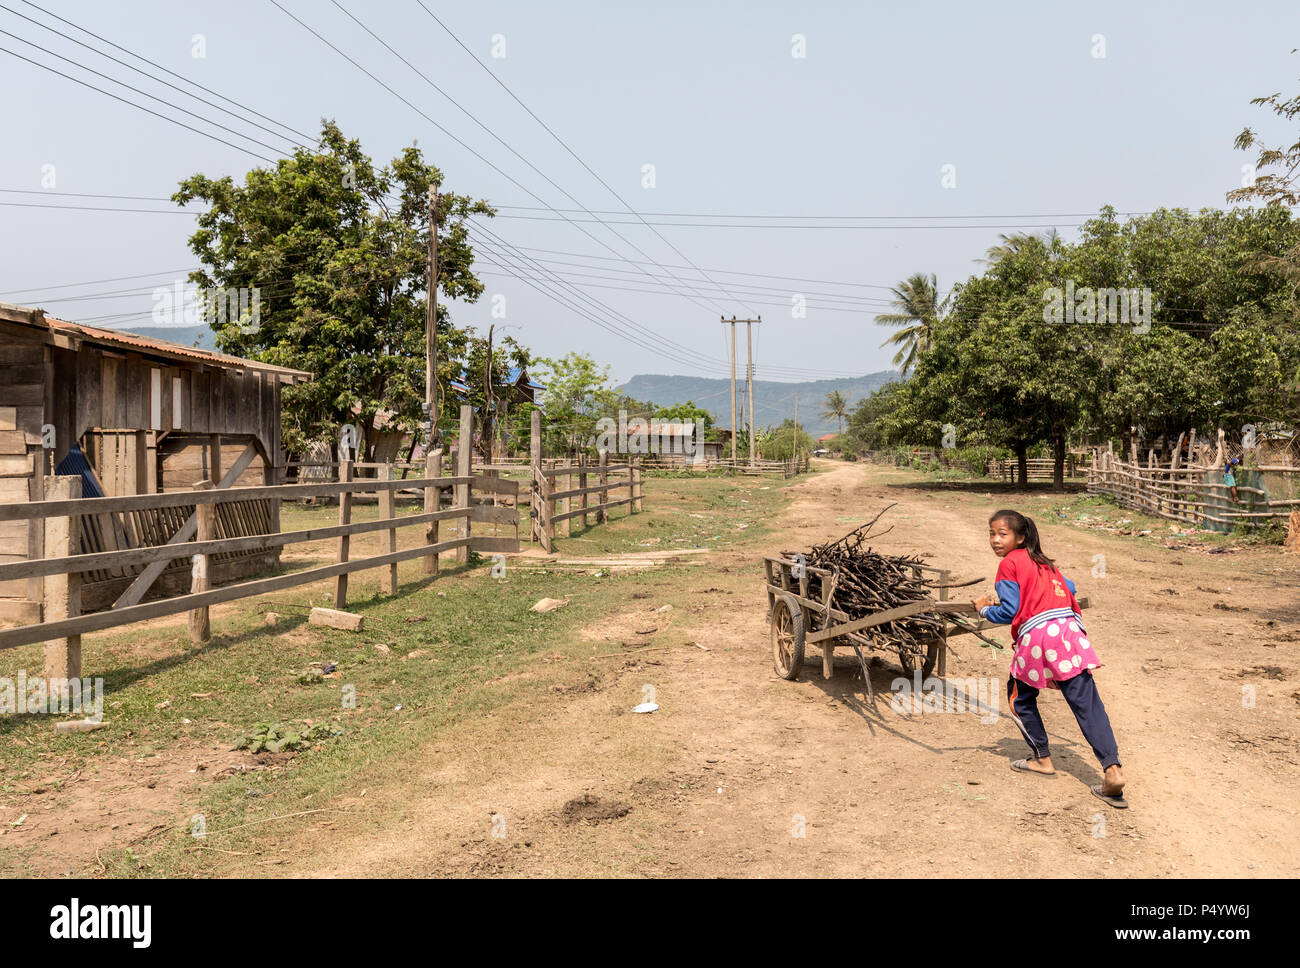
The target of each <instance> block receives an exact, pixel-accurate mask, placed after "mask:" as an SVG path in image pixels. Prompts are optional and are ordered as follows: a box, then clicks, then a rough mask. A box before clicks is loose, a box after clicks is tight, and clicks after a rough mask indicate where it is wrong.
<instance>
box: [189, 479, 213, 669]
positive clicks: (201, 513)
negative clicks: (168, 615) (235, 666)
mask: <svg viewBox="0 0 1300 968" xmlns="http://www.w3.org/2000/svg"><path fill="white" fill-rule="evenodd" d="M193 489H194V490H196V491H210V490H212V482H211V481H197V482H196V483H195V484H194V485H193ZM194 519H195V522H196V524H197V527H196V529H195V532H194V540H195V541H212V540H214V539H215V538H216V537H217V506H216V505H215V504H196V505H195V506H194ZM193 562H194V567H193V569H192V570H191V572H190V591H191V592H206V591H207V590H208V589H209V588H211V587H212V576H211V574H210V573H209V569H210V568H211V567H212V556H211V555H195V556H194V558H193ZM189 624H190V641H191V642H193V643H194V644H195V645H200V644H202V643H204V642H206V641H208V640H209V639H210V638H212V622H211V619H210V618H209V615H208V606H206V605H203V606H201V607H200V608H196V609H194V610H193V611H191V612H190V623H189Z"/></svg>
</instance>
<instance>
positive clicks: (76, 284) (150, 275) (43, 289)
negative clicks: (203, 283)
mask: <svg viewBox="0 0 1300 968" xmlns="http://www.w3.org/2000/svg"><path fill="white" fill-rule="evenodd" d="M196 269H197V266H196V267H193V268H190V269H170V270H167V271H166V272H142V273H140V274H139V275H135V276H115V277H113V278H112V279H89V280H87V281H86V282H65V283H63V284H61V285H58V286H34V287H32V288H31V289H11V290H10V291H9V292H0V296H18V295H22V294H23V293H27V292H54V291H55V290H57V289H76V288H79V287H81V286H97V285H100V284H102V283H105V282H129V281H130V280H132V279H153V278H156V277H157V276H168V275H176V274H177V273H181V272H194V271H195V270H196Z"/></svg>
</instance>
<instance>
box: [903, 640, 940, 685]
mask: <svg viewBox="0 0 1300 968" xmlns="http://www.w3.org/2000/svg"><path fill="white" fill-rule="evenodd" d="M942 647H943V644H942V643H940V642H931V643H930V644H929V647H928V648H927V649H926V652H925V661H924V662H922V663H921V678H922V679H929V678H930V675H931V674H932V673H933V672H934V667H935V665H937V664H938V662H939V649H941V648H942ZM898 664H899V666H900V667H901V668H902V670H903V672H904V673H905V674H906V675H909V676H910V675H911V674H912V673H913V672H915V671H916V656H915V655H913V654H912V653H911V652H900V653H898Z"/></svg>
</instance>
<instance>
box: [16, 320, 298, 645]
mask: <svg viewBox="0 0 1300 968" xmlns="http://www.w3.org/2000/svg"><path fill="white" fill-rule="evenodd" d="M310 378H311V375H310V374H308V373H304V372H302V371H298V370H290V369H285V368H283V367H277V366H270V365H268V364H265V363H258V362H255V361H252V360H245V359H240V358H238V357H234V356H226V355H224V354H221V353H215V352H212V351H209V350H201V349H195V348H193V347H188V346H181V345H179V344H176V343H169V342H166V341H164V340H157V339H145V338H142V337H139V336H133V335H131V334H129V333H121V332H117V331H114V330H107V329H99V328H96V327H93V326H80V325H76V324H74V323H70V322H66V321H64V320H61V319H55V318H53V317H51V316H46V315H45V314H44V312H43V311H41V310H40V309H30V308H25V307H21V306H12V305H9V304H7V303H0V503H10V502H17V501H21V502H26V501H39V500H41V499H42V498H43V495H44V478H45V477H46V476H49V475H51V474H61V475H80V476H81V478H82V495H83V496H85V497H94V496H99V495H105V496H114V497H116V496H124V495H129V494H151V493H158V492H161V491H181V490H189V489H190V488H191V487H192V486H193V485H194V484H195V483H196V482H198V481H204V480H206V481H211V482H212V483H213V485H214V486H216V487H254V486H261V485H264V484H274V483H279V482H280V480H281V479H282V477H283V468H284V461H285V458H284V454H283V453H282V451H281V447H280V391H281V387H282V386H283V385H284V384H286V383H297V382H301V381H304V380H308V379H310ZM192 512H193V509H192V508H157V509H152V510H141V511H132V512H127V513H117V514H100V515H93V516H84V517H83V518H82V519H81V525H82V527H81V535H82V536H81V545H82V551H83V552H92V551H111V550H115V549H121V548H133V547H141V546H150V545H160V544H166V543H167V542H168V541H169V540H171V539H173V538H174V537H175V536H176V535H177V534H178V533H181V532H183V531H185V530H186V529H187V527H188V528H190V529H192V528H193V520H194V519H193V516H192ZM217 528H218V536H219V537H223V538H224V537H237V536H246V535H256V534H265V533H268V532H274V531H277V530H278V529H279V506H278V502H277V501H270V500H254V501H241V502H235V503H232V504H229V505H222V507H221V510H220V514H219V516H218V523H217ZM182 540H184V539H183V538H182ZM43 555H44V551H43V533H42V530H41V528H40V526H39V522H29V521H12V522H6V523H0V562H13V561H22V560H32V559H38V558H41V557H43ZM278 558H279V550H278V548H277V549H267V548H261V549H253V550H249V551H240V552H231V553H229V554H225V555H219V556H214V560H213V572H214V574H213V577H214V579H215V580H217V581H221V580H229V579H232V578H237V577H241V576H244V575H248V574H251V573H254V572H257V571H262V570H265V569H266V568H269V567H271V566H273V565H274V564H275V563H276V562H277V561H278ZM40 582H41V579H39V578H31V579H25V580H24V579H17V580H11V581H7V582H0V625H4V624H14V623H19V624H22V623H29V622H34V621H40V620H41V619H40V614H39V612H40V605H39V603H40V601H41V594H40V589H41V585H40ZM188 582H189V563H188V562H187V561H186V560H184V559H180V560H177V561H173V562H172V563H171V564H170V565H169V566H167V567H165V568H164V567H158V566H157V565H150V566H147V567H146V566H135V567H125V568H119V569H115V570H114V571H113V572H111V573H110V572H90V573H87V574H86V575H85V576H84V577H83V586H82V607H83V609H84V610H86V611H92V610H96V609H102V608H106V607H109V606H111V605H113V604H115V603H120V604H131V603H133V602H136V601H139V600H140V599H141V598H142V597H144V595H145V594H146V593H147V592H150V591H153V592H155V593H160V592H163V591H168V592H171V593H174V592H175V591H177V589H178V588H179V589H180V590H185V589H186V588H187V587H188Z"/></svg>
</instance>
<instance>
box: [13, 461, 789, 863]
mask: <svg viewBox="0 0 1300 968" xmlns="http://www.w3.org/2000/svg"><path fill="white" fill-rule="evenodd" d="M798 480H799V479H797V478H796V479H791V480H789V481H783V480H781V479H779V478H776V479H771V478H758V477H754V478H732V479H725V478H706V477H689V478H679V479H678V478H665V479H653V480H648V481H647V484H646V488H645V510H644V511H643V512H642V513H640V514H636V515H629V514H628V513H627V512H626V510H624V509H619V510H617V511H615V512H614V516H613V517H612V518H611V520H610V521H609V522H608V523H607V524H605V525H602V526H599V527H594V526H593V527H592V528H588V529H581V528H579V527H577V526H576V522H575V528H574V533H573V535H572V536H571V537H557V540H556V550H557V551H559V552H560V553H561V554H572V555H600V554H613V553H618V552H624V551H647V550H664V549H673V548H687V547H710V548H725V547H727V546H730V545H736V544H740V543H746V542H752V541H756V540H762V538H763V537H764V536H766V535H769V534H770V527H769V526H768V525H767V524H765V523H764V522H765V520H770V519H771V518H772V517H773V516H774V515H775V514H776V513H777V512H778V511H779V510H780V508H781V506H782V505H783V504H784V502H785V500H786V498H787V495H788V488H789V486H790V485H791V484H794V483H797V481H798ZM406 507H409V509H410V510H411V511H414V510H415V508H416V503H415V502H408V503H407V505H406ZM399 513H401V511H400V510H399ZM377 514H378V509H377V508H376V507H375V506H373V505H369V506H367V505H364V504H362V505H358V506H356V507H355V508H354V512H353V520H368V519H373V518H375V517H376V516H377ZM337 517H338V509H337V507H316V508H309V507H285V508H284V509H283V513H282V516H281V519H282V526H283V527H284V529H285V530H297V529H302V528H306V527H311V526H313V525H315V526H319V525H325V524H330V523H334V522H336V521H337ZM416 530H418V529H409V530H408V532H406V533H405V534H404V535H403V539H402V546H412V545H413V544H414V543H415V542H416V540H417V539H418V536H417V535H416V534H415V533H414V532H415V531H416ZM522 533H523V534H524V535H525V537H526V535H527V531H526V518H525V529H524V531H523V532H522ZM366 537H367V538H369V539H371V540H372V541H376V542H377V540H378V539H377V538H375V537H374V536H366ZM335 548H336V543H335V542H332V541H331V542H323V543H321V544H318V545H311V546H298V551H297V553H296V557H295V558H294V559H293V560H292V562H291V566H292V567H304V566H306V565H308V564H310V563H312V562H314V561H326V560H332V559H333V555H334V550H335ZM373 550H375V549H373V548H371V549H369V550H363V548H362V547H361V546H360V543H359V541H358V540H356V539H354V543H353V555H354V557H360V556H362V554H365V553H373ZM450 559H451V556H445V557H444V564H443V574H442V575H441V576H439V577H437V578H432V577H429V576H426V575H425V574H424V573H423V570H422V565H421V562H420V561H418V560H417V561H412V562H407V563H405V564H403V565H402V566H401V567H400V569H399V579H400V584H399V592H398V594H397V595H394V596H384V595H382V594H380V591H379V573H378V572H359V573H354V574H353V575H352V577H351V584H350V589H349V597H348V602H347V608H348V610H350V611H354V612H358V613H361V614H363V615H364V616H365V617H366V624H365V628H364V630H363V631H362V632H360V633H350V632H342V631H337V630H333V629H327V628H322V627H318V626H312V625H308V624H307V622H306V616H307V612H308V610H309V609H310V607H311V606H312V605H314V604H317V605H318V604H330V603H331V602H332V588H333V583H332V581H327V582H318V583H315V584H313V585H309V586H304V587H302V588H299V589H293V590H290V591H286V592H280V593H276V594H274V595H270V596H265V597H263V598H259V599H246V600H241V601H239V602H236V603H233V604H232V605H230V606H222V607H218V608H214V609H213V611H212V631H213V636H212V640H211V641H210V642H209V643H207V644H205V645H203V646H202V647H196V646H193V645H191V644H190V642H189V640H188V636H187V631H186V626H185V624H184V622H183V618H182V620H181V622H180V623H179V624H176V623H175V622H174V621H173V624H170V625H165V626H164V625H155V626H139V625H137V626H132V627H129V628H127V629H123V630H114V631H112V632H111V633H98V634H95V635H89V636H86V637H85V639H84V642H83V649H84V673H83V674H84V675H87V676H91V677H95V676H102V677H103V679H104V687H105V709H104V718H105V719H106V720H107V721H108V723H109V725H108V726H107V727H106V728H104V729H101V730H99V731H96V732H93V733H81V734H71V735H67V736H56V735H55V734H54V732H53V729H52V725H53V723H52V721H53V720H54V719H55V718H56V717H50V716H43V715H20V716H7V717H3V718H0V733H3V737H2V742H3V747H2V748H0V770H2V779H0V805H4V806H7V807H12V806H14V805H15V804H16V803H18V802H20V800H19V798H21V797H24V796H30V795H31V793H32V791H33V790H34V789H37V788H40V787H46V788H48V789H51V790H53V791H54V792H55V793H57V790H58V788H57V785H56V784H57V782H58V780H59V778H61V777H68V776H70V775H72V774H73V773H74V772H76V771H82V772H83V773H84V774H85V775H86V776H88V777H90V776H94V777H110V776H114V775H115V774H114V771H115V770H117V769H119V768H118V767H117V766H116V765H115V764H116V761H118V760H119V759H120V758H121V757H122V756H123V755H124V754H129V756H130V757H132V758H134V759H140V758H146V759H147V758H148V757H150V756H151V755H152V754H155V753H159V752H163V751H169V752H170V751H175V750H177V749H185V750H191V751H193V753H194V759H195V760H196V761H200V760H202V759H204V757H205V756H208V757H210V756H211V755H213V754H214V753H217V752H221V751H227V750H231V749H233V748H234V747H235V746H236V745H237V744H238V743H239V741H240V739H241V737H242V736H243V735H244V734H245V733H246V732H248V731H250V730H252V729H253V728H254V725H255V724H257V723H275V724H278V725H281V726H283V727H285V728H286V729H288V730H292V731H295V732H301V731H302V730H304V729H306V728H309V727H310V726H313V725H319V724H325V725H328V726H332V727H337V728H338V729H340V730H341V733H339V734H338V735H333V736H330V737H328V738H325V739H322V740H320V741H318V742H316V743H315V744H314V745H313V746H312V748H310V749H309V750H306V751H304V752H301V753H299V754H297V755H296V756H294V757H293V759H292V765H291V767H290V768H286V769H278V770H264V771H260V772H257V773H249V774H245V775H236V776H233V777H230V778H228V779H221V780H216V781H209V782H208V783H207V784H206V785H205V786H204V788H203V793H202V795H201V800H200V802H199V803H198V804H197V807H196V810H197V812H198V813H200V814H202V815H203V817H204V818H205V823H206V826H207V830H208V838H207V839H206V840H204V841H201V842H200V841H196V840H194V839H193V838H192V837H190V836H189V835H188V824H187V823H182V824H180V825H179V826H177V827H176V828H174V829H168V830H165V831H162V832H161V833H159V834H158V835H157V836H156V837H154V838H152V839H151V840H149V841H148V842H146V843H144V844H141V845H138V846H136V847H134V848H132V849H113V850H105V851H102V852H101V855H100V857H99V864H101V865H102V866H103V868H104V871H105V872H106V873H107V874H108V875H109V876H187V875H195V874H213V873H219V872H226V871H228V870H229V865H230V864H231V863H234V862H236V861H234V858H237V857H239V856H240V855H242V854H250V855H251V854H252V853H253V852H254V851H256V850H257V849H258V848H259V845H264V843H265V839H266V837H267V835H268V834H269V833H270V832H271V828H274V835H275V836H283V835H286V834H288V833H292V832H293V831H294V830H297V829H299V826H300V825H304V824H307V823H311V822H314V821H316V820H319V819H320V817H319V816H311V817H309V818H306V819H303V818H289V819H285V820H276V821H275V822H274V824H265V825H264V824H260V823H258V821H264V820H267V819H268V818H271V817H284V816H285V815H288V814H295V813H299V812H301V811H307V810H314V809H317V808H320V807H325V806H328V805H329V804H331V803H332V802H335V801H337V799H338V798H340V797H342V796H346V795H348V794H349V793H351V794H355V793H356V792H357V791H358V789H361V788H364V787H365V786H366V785H367V784H370V785H382V784H384V783H385V782H389V781H392V780H393V779H394V775H395V773H394V771H397V770H401V769H404V768H405V765H408V764H410V762H411V761H412V758H413V757H414V756H415V755H416V754H417V752H418V750H419V749H420V748H421V747H422V746H423V745H424V744H427V743H431V742H436V740H437V737H438V736H439V734H440V733H442V732H443V731H445V730H446V729H447V728H448V727H449V726H451V725H453V724H455V723H457V722H460V721H463V720H465V719H467V718H469V717H474V716H479V715H482V714H484V713H486V712H489V711H491V710H494V709H497V708H500V707H502V706H503V705H506V704H508V703H512V702H517V701H521V700H525V701H537V702H541V701H545V700H547V699H548V698H549V697H551V696H553V695H554V694H553V693H552V692H551V686H552V685H553V684H554V683H555V682H556V681H563V680H564V678H565V677H568V678H570V679H573V678H581V677H582V676H583V675H585V673H586V669H587V667H588V665H589V661H590V658H591V655H592V651H593V646H592V643H591V642H587V641H583V640H582V639H580V638H579V637H578V636H577V635H576V634H575V633H576V631H577V630H578V629H580V628H582V627H584V626H586V625H587V624H589V623H592V622H594V621H597V620H599V619H600V618H601V617H602V616H603V615H606V614H608V613H611V612H613V611H616V610H618V609H620V608H626V607H627V600H628V598H629V596H630V595H631V593H632V592H633V590H635V591H638V592H642V593H648V594H650V595H654V596H660V597H662V598H663V599H664V600H668V601H671V600H672V599H673V597H674V596H677V595H683V596H684V595H686V594H687V593H688V591H689V588H690V587H691V585H692V582H693V575H694V574H698V571H696V570H695V569H693V568H691V567H689V566H684V565H683V566H670V567H666V568H662V569H654V570H651V571H638V572H629V573H620V574H615V575H610V574H609V573H608V571H606V572H605V573H604V575H602V576H597V575H593V574H582V573H577V572H574V571H570V570H550V571H548V570H544V569H542V568H540V567H537V566H529V565H527V564H526V559H516V560H509V561H508V562H507V565H506V573H505V577H504V578H503V579H495V578H493V577H491V572H490V569H489V568H487V567H486V566H487V565H489V564H491V561H490V559H481V560H471V562H470V563H468V564H467V565H464V566H459V567H457V566H455V565H454V563H452V562H451V560H450ZM543 597H552V598H565V597H568V598H569V599H570V602H571V605H570V606H569V607H566V608H561V609H559V610H557V611H554V612H551V613H548V614H544V615H539V614H536V613H533V612H531V611H530V610H529V609H530V606H531V605H532V604H533V603H534V602H535V601H537V600H538V599H540V598H543ZM266 611H274V612H276V613H278V614H279V615H280V616H282V617H281V618H280V619H279V620H278V621H277V622H276V623H275V624H274V625H270V626H268V625H267V624H266V621H265V618H264V613H265V612H266ZM381 646H382V647H383V648H382V649H381V648H379V647H381ZM384 649H386V650H387V652H386V653H385V652H384ZM543 657H544V658H545V659H546V662H545V663H543V662H542V661H541V660H542V658H543ZM328 662H333V663H335V664H336V665H337V669H336V671H335V673H333V674H331V675H330V677H329V678H325V679H321V678H320V677H319V676H317V675H313V674H312V665H313V663H328ZM41 668H42V655H41V648H40V646H29V647H25V648H20V649H15V650H11V651H8V652H6V653H4V655H3V657H2V661H0V675H8V676H12V675H14V674H16V671H17V670H18V669H27V670H28V671H29V672H32V673H33V674H35V673H36V672H37V670H40V669H41ZM523 669H530V670H535V671H536V670H541V671H542V672H543V673H544V674H541V675H536V676H529V677H518V678H510V677H511V674H512V673H515V672H518V671H520V670H523ZM344 686H350V687H352V689H354V690H355V708H345V706H344V701H343V695H344V689H343V687H344ZM57 718H62V717H57ZM254 788H255V791H256V793H257V795H256V796H250V795H249V790H250V789H254ZM21 802H26V801H21ZM244 824H252V826H247V827H244V826H242V825H244ZM15 843H19V844H22V845H23V846H17V847H15V846H11V845H12V844H15ZM204 847H206V848H209V849H200V848H204ZM39 849H40V848H39V842H35V841H31V840H25V841H14V840H10V841H8V843H6V844H5V846H4V847H3V848H0V873H3V874H9V875H21V874H24V873H31V872H32V871H33V869H34V868H33V866H32V861H33V860H34V859H35V858H34V855H33V853H32V852H33V851H39ZM232 852H233V853H232ZM99 870H100V869H99V866H98V865H94V864H91V865H88V866H87V867H86V869H85V870H84V871H83V873H88V874H95V873H99ZM256 870H257V869H256V868H251V867H249V868H245V871H246V872H256Z"/></svg>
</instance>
